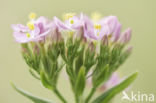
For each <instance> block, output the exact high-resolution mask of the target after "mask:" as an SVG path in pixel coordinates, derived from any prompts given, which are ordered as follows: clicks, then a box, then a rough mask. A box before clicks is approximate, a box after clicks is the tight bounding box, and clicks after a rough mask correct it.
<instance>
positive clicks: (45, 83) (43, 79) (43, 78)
mask: <svg viewBox="0 0 156 103" xmlns="http://www.w3.org/2000/svg"><path fill="white" fill-rule="evenodd" d="M40 79H41V82H42V84H43V86H44V87H45V88H48V89H50V90H53V89H54V88H53V86H52V85H51V84H50V82H49V80H48V79H47V77H46V75H45V73H44V72H43V71H41V73H40Z"/></svg>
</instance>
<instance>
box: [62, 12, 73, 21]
mask: <svg viewBox="0 0 156 103" xmlns="http://www.w3.org/2000/svg"><path fill="white" fill-rule="evenodd" d="M74 15H75V13H67V14H65V15H64V18H65V20H69V19H70V18H72V17H74Z"/></svg>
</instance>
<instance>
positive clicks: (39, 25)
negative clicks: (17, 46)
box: [12, 17, 52, 43]
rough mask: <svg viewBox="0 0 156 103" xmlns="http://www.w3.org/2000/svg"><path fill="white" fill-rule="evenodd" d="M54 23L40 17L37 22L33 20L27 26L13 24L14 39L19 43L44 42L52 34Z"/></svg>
mask: <svg viewBox="0 0 156 103" xmlns="http://www.w3.org/2000/svg"><path fill="white" fill-rule="evenodd" d="M50 26H52V22H51V21H50V20H48V19H47V18H45V17H39V18H38V19H37V20H34V19H33V20H31V21H30V22H28V23H27V26H25V25H22V24H13V25H12V29H13V30H14V33H13V35H14V38H15V40H16V41H17V42H19V43H27V42H30V41H33V42H36V41H40V40H43V39H44V38H45V36H46V35H47V34H49V32H50Z"/></svg>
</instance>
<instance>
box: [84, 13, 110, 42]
mask: <svg viewBox="0 0 156 103" xmlns="http://www.w3.org/2000/svg"><path fill="white" fill-rule="evenodd" d="M83 23H84V36H85V37H86V38H90V39H93V40H101V39H102V38H103V36H104V35H108V34H110V30H109V27H108V25H107V24H106V23H105V22H103V20H99V21H98V22H96V23H94V22H93V21H91V19H90V18H89V17H87V16H85V15H83Z"/></svg>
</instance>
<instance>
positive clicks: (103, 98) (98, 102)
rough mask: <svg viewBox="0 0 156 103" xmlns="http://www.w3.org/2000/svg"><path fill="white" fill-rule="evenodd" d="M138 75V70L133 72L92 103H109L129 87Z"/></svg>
mask: <svg viewBox="0 0 156 103" xmlns="http://www.w3.org/2000/svg"><path fill="white" fill-rule="evenodd" d="M137 75H138V73H137V72H136V73H134V74H132V75H131V76H129V77H128V78H127V79H125V80H124V81H123V82H121V83H120V84H118V85H116V86H114V87H113V88H111V89H109V90H108V91H106V92H105V93H103V94H102V95H100V96H99V97H97V98H96V99H95V100H94V101H93V102H92V103H108V102H109V101H110V100H111V99H112V98H113V97H114V96H115V95H116V94H118V93H120V92H121V91H123V90H124V89H125V88H127V87H128V86H129V85H130V84H131V83H132V82H133V81H134V80H135V79H136V77H137Z"/></svg>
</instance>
